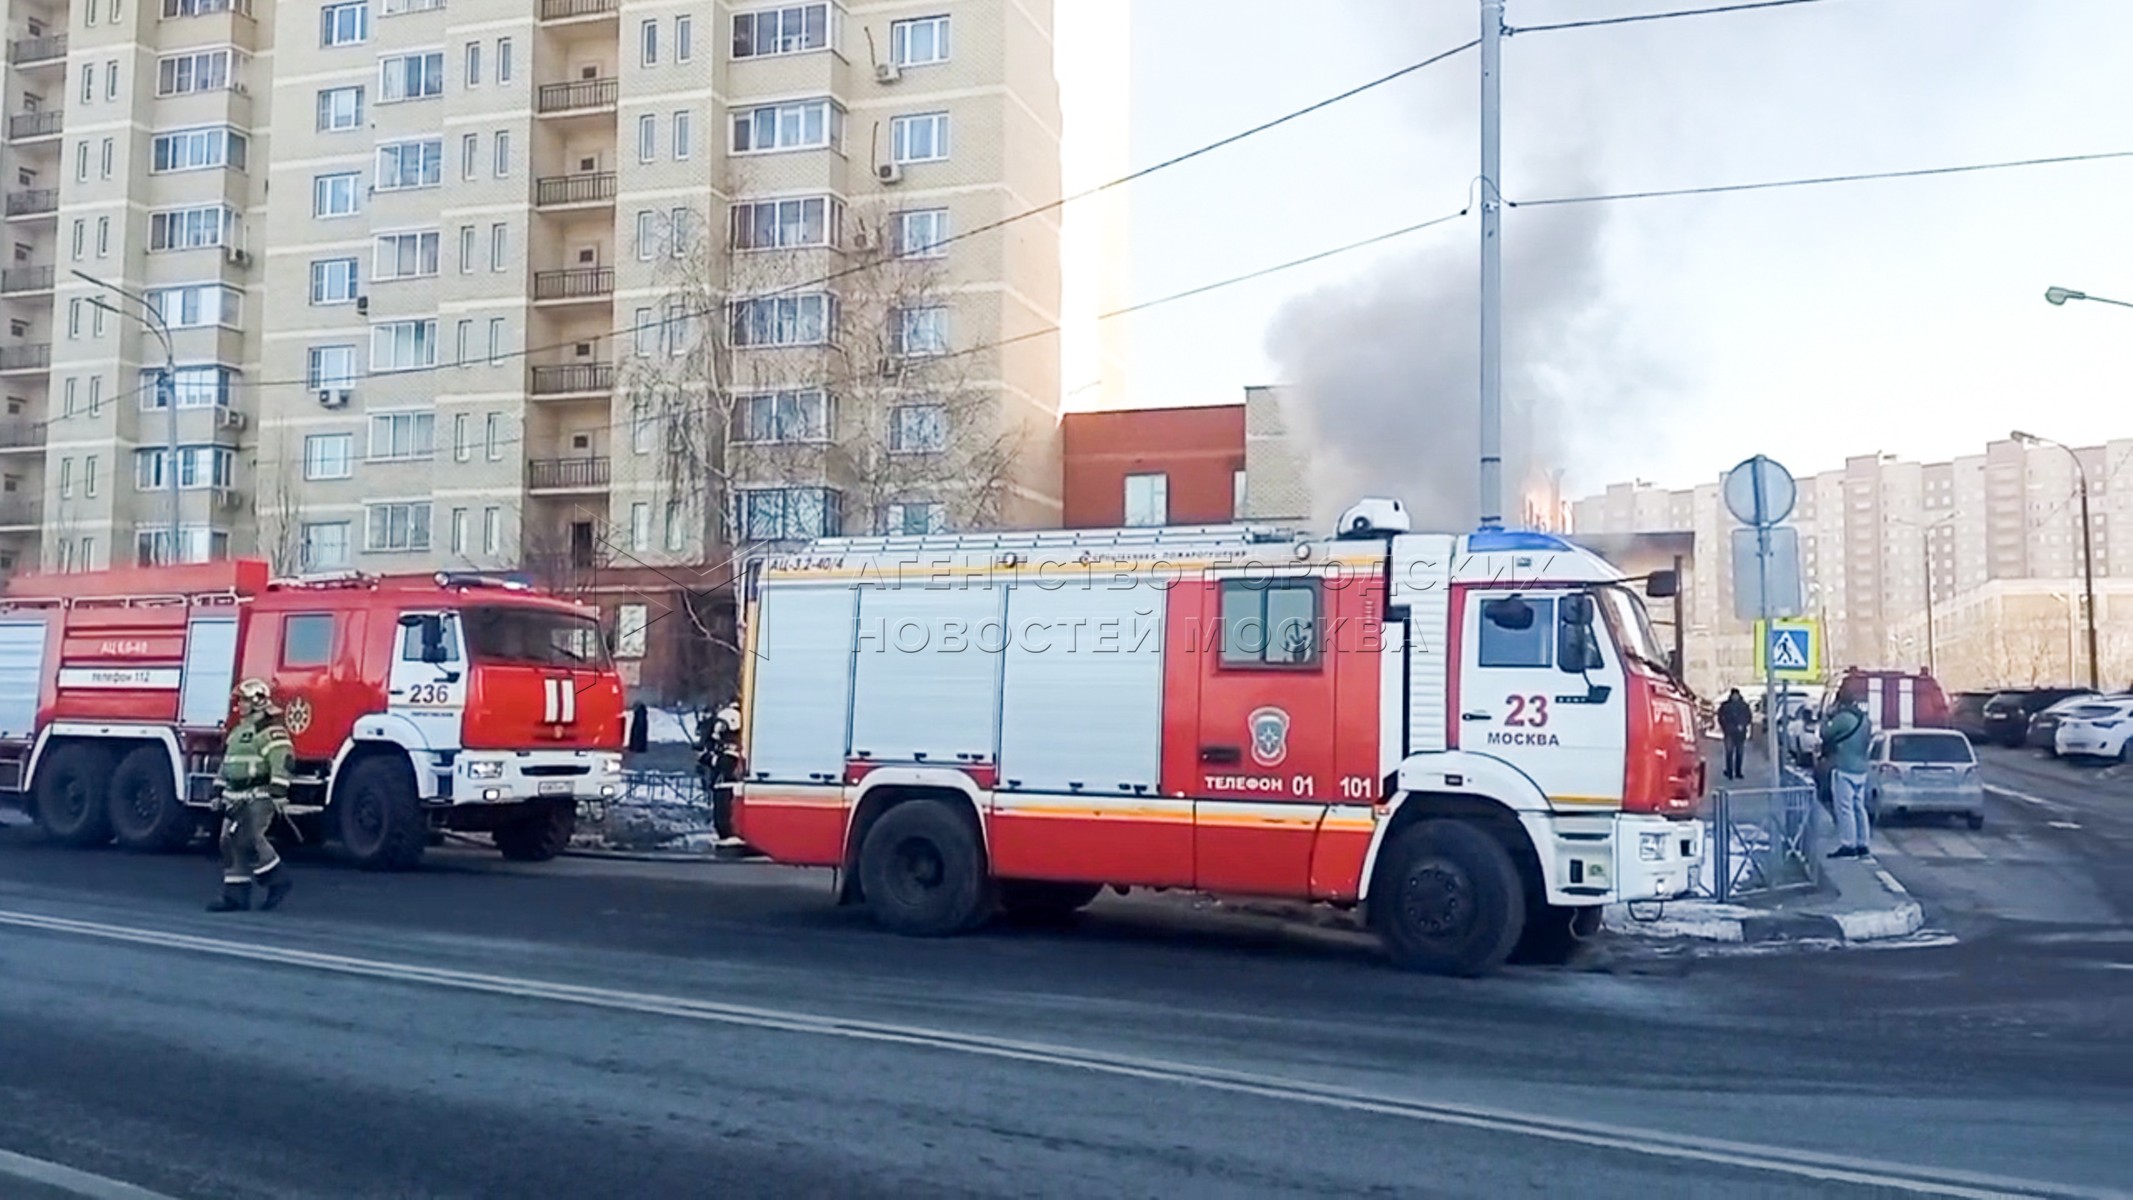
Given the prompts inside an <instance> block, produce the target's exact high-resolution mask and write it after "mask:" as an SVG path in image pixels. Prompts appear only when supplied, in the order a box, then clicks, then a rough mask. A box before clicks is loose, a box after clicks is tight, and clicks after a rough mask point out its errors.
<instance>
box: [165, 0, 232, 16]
mask: <svg viewBox="0 0 2133 1200" xmlns="http://www.w3.org/2000/svg"><path fill="white" fill-rule="evenodd" d="M251 11H252V5H251V3H250V0H163V17H164V19H165V20H169V19H171V18H173V17H205V16H209V15H211V14H214V13H219V12H240V13H247V14H248V13H250V12H251Z"/></svg>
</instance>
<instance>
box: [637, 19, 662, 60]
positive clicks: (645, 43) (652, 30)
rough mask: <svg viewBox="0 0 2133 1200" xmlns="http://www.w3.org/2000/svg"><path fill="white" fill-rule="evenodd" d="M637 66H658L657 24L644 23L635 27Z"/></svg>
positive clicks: (652, 22)
mask: <svg viewBox="0 0 2133 1200" xmlns="http://www.w3.org/2000/svg"><path fill="white" fill-rule="evenodd" d="M637 65H638V66H641V67H656V66H658V65H659V22H657V21H646V22H644V23H643V24H641V25H639V26H638V27H637Z"/></svg>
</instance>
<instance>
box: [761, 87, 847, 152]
mask: <svg viewBox="0 0 2133 1200" xmlns="http://www.w3.org/2000/svg"><path fill="white" fill-rule="evenodd" d="M843 144H844V109H842V108H840V107H838V106H837V105H835V104H832V103H830V102H829V101H827V100H802V101H798V102H796V103H792V104H766V105H764V106H763V107H761V108H745V109H742V110H740V111H739V112H736V113H734V114H733V152H734V153H735V154H763V153H769V152H771V151H776V150H809V149H819V148H821V147H825V146H832V147H834V146H841V145H843Z"/></svg>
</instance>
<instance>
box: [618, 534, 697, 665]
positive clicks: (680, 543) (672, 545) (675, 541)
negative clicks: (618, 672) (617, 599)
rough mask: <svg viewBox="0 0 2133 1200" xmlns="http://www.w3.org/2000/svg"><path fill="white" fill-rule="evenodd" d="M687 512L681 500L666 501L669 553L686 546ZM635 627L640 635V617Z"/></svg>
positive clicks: (642, 623) (641, 623)
mask: <svg viewBox="0 0 2133 1200" xmlns="http://www.w3.org/2000/svg"><path fill="white" fill-rule="evenodd" d="M687 513H688V508H687V507H686V506H685V505H683V504H682V502H681V501H679V500H669V501H667V511H666V521H665V522H664V524H665V526H666V543H665V544H666V550H667V553H669V554H679V553H681V552H682V551H683V550H685V549H687V548H688V545H689V527H688V524H687V522H686V520H685V517H686V515H687ZM625 607H627V606H625ZM637 627H638V630H639V633H640V635H641V633H642V631H643V627H644V621H643V619H642V618H641V617H640V618H639V620H638V622H637ZM640 640H641V639H640Z"/></svg>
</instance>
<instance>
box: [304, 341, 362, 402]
mask: <svg viewBox="0 0 2133 1200" xmlns="http://www.w3.org/2000/svg"><path fill="white" fill-rule="evenodd" d="M355 381H356V348H355V347H354V346H313V347H311V349H310V352H309V353H308V355H307V356H306V358H305V365H304V386H305V387H308V388H310V389H311V390H313V391H327V390H334V389H338V390H343V391H345V390H347V389H348V388H352V387H354V386H355Z"/></svg>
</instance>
